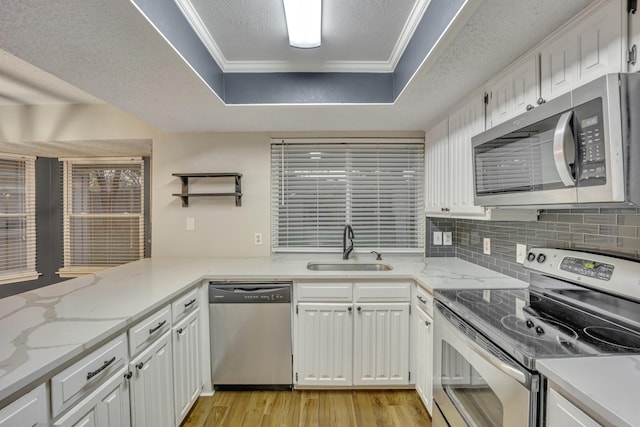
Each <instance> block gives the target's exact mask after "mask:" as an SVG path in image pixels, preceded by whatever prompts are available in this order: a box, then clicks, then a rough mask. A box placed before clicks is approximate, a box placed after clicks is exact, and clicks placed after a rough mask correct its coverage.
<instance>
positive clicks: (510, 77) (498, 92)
mask: <svg viewBox="0 0 640 427" xmlns="http://www.w3.org/2000/svg"><path fill="white" fill-rule="evenodd" d="M539 69H540V65H539V63H538V55H537V54H535V55H529V56H527V57H525V58H523V59H522V60H520V61H518V62H517V63H515V64H514V65H513V66H512V67H509V69H507V70H505V71H504V72H503V73H501V74H500V75H499V76H497V78H496V79H495V80H494V81H493V83H492V84H491V86H490V89H489V92H488V93H487V128H491V127H493V126H495V125H497V124H499V123H502V122H504V121H507V120H509V119H511V118H513V117H515V116H517V115H518V114H522V113H524V112H526V111H529V110H530V109H532V108H534V107H535V106H536V104H537V101H538V99H539V98H540V89H539V88H540V84H539V81H540V75H539V72H538V70H539Z"/></svg>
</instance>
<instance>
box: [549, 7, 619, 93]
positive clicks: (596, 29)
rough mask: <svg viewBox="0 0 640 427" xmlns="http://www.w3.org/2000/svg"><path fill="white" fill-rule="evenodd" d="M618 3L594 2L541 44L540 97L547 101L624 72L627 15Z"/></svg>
mask: <svg viewBox="0 0 640 427" xmlns="http://www.w3.org/2000/svg"><path fill="white" fill-rule="evenodd" d="M622 3H623V1H622V0H610V1H601V2H598V3H596V4H595V5H594V6H593V7H590V8H589V9H588V10H587V11H585V14H584V15H581V16H579V17H577V18H576V20H575V21H573V22H572V23H571V24H569V25H568V26H567V27H565V28H563V29H561V30H560V31H559V32H558V33H557V34H556V35H555V36H553V37H551V38H550V40H548V41H547V42H545V43H544V44H543V46H542V48H541V51H540V53H541V55H540V65H541V96H542V98H544V99H545V100H547V101H548V100H550V99H553V98H556V97H557V96H559V95H561V94H563V93H566V92H568V91H569V90H572V89H574V88H576V87H578V86H580V85H582V84H584V83H587V82H589V81H591V80H593V79H595V78H597V77H599V76H601V75H603V74H606V73H617V72H622V71H627V64H626V55H625V50H626V45H627V43H626V40H627V34H626V29H627V15H626V12H625V11H623V8H622ZM624 3H625V4H626V2H624Z"/></svg>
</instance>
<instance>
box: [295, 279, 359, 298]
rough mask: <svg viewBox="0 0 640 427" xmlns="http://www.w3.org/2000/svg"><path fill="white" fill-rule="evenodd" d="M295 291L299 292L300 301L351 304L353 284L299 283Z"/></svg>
mask: <svg viewBox="0 0 640 427" xmlns="http://www.w3.org/2000/svg"><path fill="white" fill-rule="evenodd" d="M295 289H296V291H297V292H298V301H324V302H333V301H345V302H351V296H352V295H351V292H352V284H351V283H345V282H324V283H298V284H297V286H296V288H295Z"/></svg>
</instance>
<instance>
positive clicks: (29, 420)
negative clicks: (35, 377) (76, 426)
mask: <svg viewBox="0 0 640 427" xmlns="http://www.w3.org/2000/svg"><path fill="white" fill-rule="evenodd" d="M48 398H49V397H48V396H47V389H46V387H45V385H44V384H42V385H41V386H39V387H36V388H35V389H33V390H31V391H30V392H29V393H27V394H25V395H24V396H21V397H20V398H18V399H17V400H15V401H13V402H11V403H10V404H8V405H7V406H5V407H4V408H2V409H0V427H16V426H20V427H23V426H24V427H35V426H38V427H40V426H46V425H48V422H47V421H48V418H47V400H48Z"/></svg>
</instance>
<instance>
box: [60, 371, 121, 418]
mask: <svg viewBox="0 0 640 427" xmlns="http://www.w3.org/2000/svg"><path fill="white" fill-rule="evenodd" d="M126 372H127V369H126V368H125V367H123V368H122V369H120V370H119V371H118V372H117V373H115V374H114V375H113V376H112V377H111V378H109V379H108V380H107V381H105V382H104V384H102V385H101V386H100V387H98V388H97V389H96V390H95V391H94V392H93V393H91V394H90V395H89V396H87V397H86V398H85V399H84V400H82V401H81V402H80V403H78V404H77V405H75V406H74V407H73V409H71V410H70V411H69V412H67V414H65V415H64V416H63V417H61V418H60V419H58V420H57V421H56V422H55V423H53V426H55V427H79V426H82V427H89V426H96V427H128V426H130V413H129V390H128V381H127V379H126Z"/></svg>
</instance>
